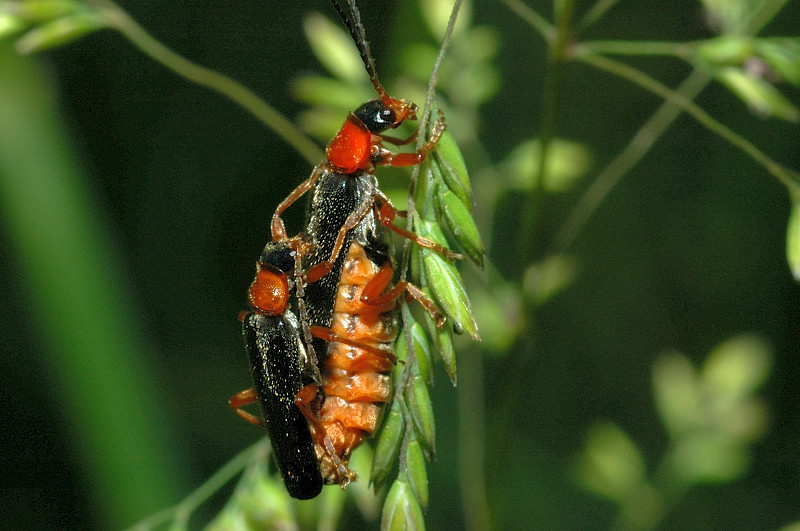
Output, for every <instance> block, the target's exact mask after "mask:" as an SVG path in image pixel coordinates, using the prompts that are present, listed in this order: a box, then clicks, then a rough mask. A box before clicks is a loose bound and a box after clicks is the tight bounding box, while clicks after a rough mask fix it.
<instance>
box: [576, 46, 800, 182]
mask: <svg viewBox="0 0 800 531" xmlns="http://www.w3.org/2000/svg"><path fill="white" fill-rule="evenodd" d="M575 58H576V59H578V60H579V61H582V62H584V63H586V64H588V65H591V66H593V67H595V68H597V69H599V70H603V71H605V72H609V73H611V74H615V75H617V76H619V77H621V78H624V79H627V80H628V81H630V82H632V83H634V84H636V85H639V86H640V87H642V88H643V89H645V90H647V91H649V92H652V93H653V94H655V95H657V96H659V97H661V98H663V99H664V100H666V101H670V102H672V103H674V104H675V105H677V106H679V107H680V108H681V109H682V110H683V111H685V112H686V113H687V114H689V115H690V116H692V117H693V118H694V119H695V120H697V121H698V122H699V123H700V124H701V125H703V126H704V127H705V128H706V129H708V130H710V131H711V132H712V133H715V134H716V135H718V136H720V137H721V138H723V139H725V140H727V141H728V142H729V143H731V144H733V145H734V146H736V147H738V148H739V149H741V150H742V151H744V152H745V153H746V154H747V155H748V156H749V157H750V158H752V159H753V160H754V161H756V162H757V163H759V164H761V165H762V166H763V167H764V168H765V169H766V170H767V171H768V172H769V173H770V174H771V175H772V176H773V177H775V178H776V179H778V181H780V182H781V183H782V184H783V185H784V186H786V187H787V188H789V189H793V188H795V187H799V186H800V174H799V173H797V172H796V171H794V170H791V169H789V168H785V167H784V166H782V165H781V164H779V163H778V162H776V161H774V160H773V159H771V158H770V157H768V156H767V155H766V154H764V153H763V152H762V151H761V150H759V149H758V148H757V147H756V146H755V145H754V144H753V143H752V142H750V141H749V140H747V139H746V138H744V137H742V136H740V135H739V134H737V133H735V132H734V131H732V130H731V129H730V128H729V127H727V126H726V125H724V124H722V123H721V122H719V121H717V120H716V119H715V118H713V117H712V116H711V115H709V114H708V113H707V112H706V111H704V110H703V109H702V108H700V106H698V105H697V104H696V103H694V102H693V101H692V100H690V99H689V98H687V97H686V96H684V95H683V94H680V93H678V92H676V91H674V90H672V89H670V88H669V87H667V86H665V85H663V84H662V83H659V82H658V81H656V80H655V79H653V78H651V77H650V76H648V75H646V74H644V73H643V72H641V71H639V70H636V69H635V68H633V67H631V66H628V65H626V64H624V63H620V62H618V61H614V60H613V59H609V58H607V57H602V56H599V55H596V54H594V53H592V52H591V51H589V50H587V49H585V48H581V47H576V48H575Z"/></svg>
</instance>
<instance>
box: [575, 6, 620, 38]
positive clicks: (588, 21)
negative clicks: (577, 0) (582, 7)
mask: <svg viewBox="0 0 800 531" xmlns="http://www.w3.org/2000/svg"><path fill="white" fill-rule="evenodd" d="M617 2H619V0H600V1H599V2H597V3H595V4H594V5H593V6H592V7H591V8H590V9H589V11H587V12H586V14H585V15H583V18H582V19H581V20H580V21H578V23H577V24H576V26H575V28H576V30H577V31H579V32H583V31H584V30H586V29H587V28H589V27H590V26H592V25H593V24H594V23H595V22H597V21H598V20H600V19H601V18H602V17H603V15H605V14H606V13H607V12H608V11H609V10H610V9H611V8H612V7H614V6H615V5H616V4H617Z"/></svg>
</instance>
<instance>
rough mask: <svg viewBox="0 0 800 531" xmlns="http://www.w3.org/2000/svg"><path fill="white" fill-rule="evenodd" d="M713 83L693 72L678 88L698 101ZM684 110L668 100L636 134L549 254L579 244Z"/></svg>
mask: <svg viewBox="0 0 800 531" xmlns="http://www.w3.org/2000/svg"><path fill="white" fill-rule="evenodd" d="M709 81H710V78H709V77H708V75H706V74H705V73H703V72H700V71H699V70H695V71H694V72H692V73H691V74H690V75H689V77H687V78H686V79H685V80H684V81H683V83H681V85H680V86H679V87H678V88H677V89H676V92H677V93H678V94H681V95H682V96H683V97H685V98H686V99H689V100H692V99H694V98H695V97H696V96H697V95H698V94H699V93H700V91H701V90H703V89H704V88H705V87H706V86H707V85H708V82H709ZM682 112H683V109H682V108H681V107H680V106H679V105H677V104H675V103H674V102H671V101H665V102H664V103H663V104H662V105H661V107H659V108H658V110H657V111H656V113H655V114H654V115H653V116H651V117H650V119H649V120H647V122H645V124H644V125H643V126H642V127H641V128H639V130H638V131H636V134H635V135H633V138H632V139H631V141H630V142H628V145H627V146H625V148H624V149H623V150H622V151H621V152H620V153H618V154H617V156H615V157H614V158H613V159H612V161H611V162H609V163H608V165H607V166H606V167H605V168H603V170H602V171H601V172H600V173H598V174H597V177H596V178H595V179H594V180H593V181H592V184H591V185H590V186H589V188H588V189H587V190H586V192H585V193H584V194H583V196H581V198H580V200H579V201H578V202H577V204H576V205H575V207H574V208H573V209H572V212H570V214H569V216H567V219H566V220H565V221H564V223H563V224H562V225H561V228H560V229H559V230H558V232H557V233H556V236H555V238H554V239H553V244H552V245H551V247H550V249H549V251H550V252H551V253H561V252H564V251H566V250H567V248H568V247H569V246H570V245H572V242H573V241H575V238H576V236H577V235H578V234H579V233H580V231H581V230H582V229H583V227H584V226H585V225H586V222H587V221H588V220H589V218H590V217H591V215H592V214H593V213H594V212H595V211H596V210H597V209H598V207H599V206H600V204H601V203H602V202H603V201H604V200H605V198H606V197H607V196H608V194H609V193H610V192H611V190H613V189H614V187H615V186H617V184H618V183H619V182H620V181H621V180H622V178H623V177H624V176H625V175H626V174H627V173H628V172H629V171H630V170H631V169H632V168H633V167H634V166H636V164H638V163H639V161H641V160H642V158H643V157H644V156H645V154H647V152H648V151H650V148H651V147H653V144H655V143H656V141H657V140H658V139H659V138H661V135H662V134H664V132H665V131H666V130H667V129H668V128H669V126H670V125H672V124H673V123H674V122H675V120H676V119H677V117H678V116H680V115H681V113H682Z"/></svg>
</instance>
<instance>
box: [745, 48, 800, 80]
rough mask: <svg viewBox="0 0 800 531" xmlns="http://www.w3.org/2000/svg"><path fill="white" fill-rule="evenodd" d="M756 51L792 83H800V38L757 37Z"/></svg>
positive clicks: (783, 77)
mask: <svg viewBox="0 0 800 531" xmlns="http://www.w3.org/2000/svg"><path fill="white" fill-rule="evenodd" d="M755 46H756V53H757V54H758V56H759V57H761V58H762V59H763V60H764V62H766V63H767V64H768V65H769V67H770V68H771V69H772V70H773V71H774V72H775V73H777V74H778V75H779V76H780V77H781V79H783V80H785V81H787V82H788V83H791V84H792V85H795V86H797V85H800V38H797V37H793V38H791V37H775V38H766V39H756V42H755Z"/></svg>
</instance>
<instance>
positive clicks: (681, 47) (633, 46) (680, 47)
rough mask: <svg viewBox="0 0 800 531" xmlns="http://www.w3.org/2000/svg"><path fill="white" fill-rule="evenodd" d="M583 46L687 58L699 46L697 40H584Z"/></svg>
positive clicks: (596, 50) (617, 52)
mask: <svg viewBox="0 0 800 531" xmlns="http://www.w3.org/2000/svg"><path fill="white" fill-rule="evenodd" d="M581 47H584V48H588V49H590V50H591V51H592V52H594V53H597V54H607V55H651V56H659V55H666V56H671V57H677V58H679V59H686V58H687V57H690V56H691V54H692V52H693V51H694V49H695V48H696V47H697V43H696V42H669V41H584V42H582V43H581Z"/></svg>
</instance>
